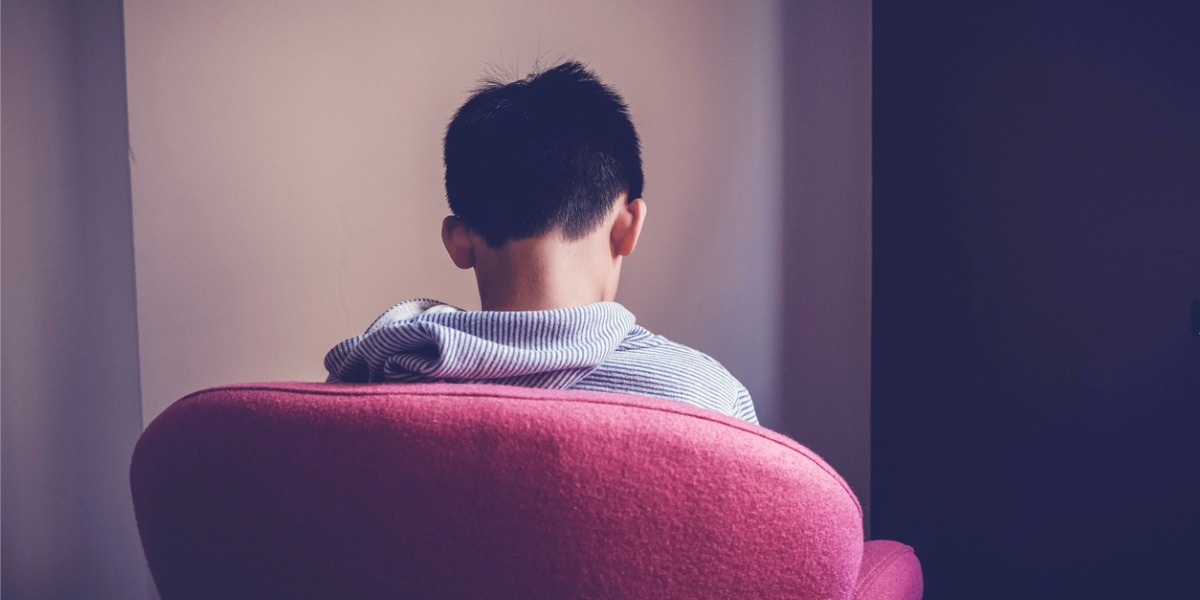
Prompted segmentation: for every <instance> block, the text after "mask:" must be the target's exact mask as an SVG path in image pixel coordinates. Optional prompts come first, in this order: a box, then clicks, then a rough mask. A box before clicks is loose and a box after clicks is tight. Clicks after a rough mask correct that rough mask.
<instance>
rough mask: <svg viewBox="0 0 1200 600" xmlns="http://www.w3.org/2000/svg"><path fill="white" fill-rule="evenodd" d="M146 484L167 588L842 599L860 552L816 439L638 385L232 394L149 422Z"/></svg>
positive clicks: (209, 594) (148, 529)
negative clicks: (624, 392)
mask: <svg viewBox="0 0 1200 600" xmlns="http://www.w3.org/2000/svg"><path fill="white" fill-rule="evenodd" d="M131 478H132V486H133V496H134V505H135V509H136V513H137V521H138V528H139V530H140V532H141V536H142V543H143V546H144V549H145V551H146V557H147V559H148V561H149V565H150V570H151V572H152V573H153V575H154V579H155V582H156V583H157V585H158V587H159V591H160V593H161V594H162V597H163V598H164V599H165V600H174V599H183V598H466V597H470V598H476V597H514V598H590V597H604V598H671V597H679V598H747V597H770V598H783V597H788V598H822V599H827V598H844V597H848V596H849V595H850V594H851V593H852V592H853V591H854V586H855V583H856V581H857V579H858V577H859V566H860V561H861V560H862V553H863V534H862V514H861V508H860V507H859V504H858V501H857V500H856V499H855V497H854V495H853V494H852V493H851V492H850V489H849V488H848V487H847V486H846V484H845V482H844V481H843V480H842V479H841V478H840V477H839V476H838V475H837V474H836V473H835V472H834V471H833V469H832V468H830V467H829V466H828V465H827V464H826V463H825V462H824V461H822V460H821V459H820V458H818V457H817V456H816V455H815V454H813V453H812V452H811V451H809V450H807V449H806V448H804V447H803V446H801V445H799V444H797V443H796V442H794V441H792V440H790V439H788V438H786V437H784V436H781V435H778V434H775V433H773V432H771V431H769V430H767V429H764V428H761V427H757V426H754V425H749V424H747V423H744V422H741V421H738V420H736V419H732V418H728V417H724V416H722V415H719V414H716V413H712V412H709V411H705V410H703V409H699V408H694V407H691V406H687V405H685V404H682V403H679V402H672V401H667V400H658V399H652V398H641V397H633V396H620V395H613V394H603V393H589V392H574V391H558V390H536V389H524V388H513V387H505V386H491V385H488V386H484V385H450V384H372V385H330V384H316V383H266V384H246V385H237V386H228V387H222V388H215V389H210V390H205V391H201V392H197V393H195V394H192V395H190V396H188V397H186V398H184V399H182V400H180V401H178V402H176V403H175V404H173V405H172V406H171V407H169V408H168V409H167V410H166V411H165V412H163V413H162V414H161V415H160V416H159V417H158V418H157V419H155V421H154V422H153V423H151V424H150V426H149V427H148V428H147V429H146V431H145V432H144V433H143V435H142V437H141V439H140V440H139V441H138V445H137V448H136V450H135V453H134V457H133V466H132V472H131Z"/></svg>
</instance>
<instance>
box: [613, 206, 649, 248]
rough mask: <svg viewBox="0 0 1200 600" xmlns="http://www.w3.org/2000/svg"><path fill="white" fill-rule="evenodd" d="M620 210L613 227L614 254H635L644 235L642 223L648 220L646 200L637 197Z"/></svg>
mask: <svg viewBox="0 0 1200 600" xmlns="http://www.w3.org/2000/svg"><path fill="white" fill-rule="evenodd" d="M618 210H619V211H620V212H619V213H618V214H617V220H616V222H614V223H613V228H612V247H613V256H629V255H630V254H633V249H634V248H636V247H637V243H638V238H639V237H641V235H642V225H643V224H644V223H645V222H646V202H645V201H643V200H642V199H641V198H636V199H634V201H633V202H629V203H627V204H623V205H622V206H621V207H620V208H619V209H618Z"/></svg>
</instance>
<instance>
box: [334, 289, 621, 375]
mask: <svg viewBox="0 0 1200 600" xmlns="http://www.w3.org/2000/svg"><path fill="white" fill-rule="evenodd" d="M635 329H637V328H636V325H635V320H634V316H633V314H632V313H630V312H629V311H628V310H626V309H625V307H623V306H621V305H620V304H617V303H615V302H598V303H595V304H587V305H584V306H575V307H570V308H558V309H554V310H539V311H514V312H500V311H464V310H461V309H458V308H455V307H453V306H450V305H448V304H443V303H441V302H438V301H436V300H428V299H417V300H409V301H407V302H402V303H400V304H397V305H396V306H393V307H392V308H390V309H388V310H387V312H385V313H383V314H382V315H381V316H380V317H379V318H378V319H376V320H375V322H374V323H372V324H371V326H370V327H369V328H368V329H367V331H366V332H365V333H363V334H362V335H359V336H355V337H352V338H350V339H348V340H346V341H344V342H342V343H340V344H338V345H337V346H335V347H334V348H333V349H332V350H330V351H329V353H328V354H327V355H326V356H325V369H326V370H327V371H328V372H329V378H328V381H329V382H330V383H336V382H347V383H349V382H379V381H476V382H488V383H502V384H509V385H520V386H526V387H547V388H559V389H564V388H569V387H571V386H572V385H574V384H575V383H576V382H578V381H579V380H581V379H583V378H584V377H587V375H588V374H589V373H591V372H592V371H593V370H594V369H595V368H596V367H598V366H599V365H601V364H602V363H604V362H605V361H606V360H607V359H608V358H609V357H610V356H611V355H612V354H613V353H614V352H616V350H617V348H618V346H620V345H621V342H622V341H624V340H625V339H626V337H628V336H630V335H631V334H634V333H635Z"/></svg>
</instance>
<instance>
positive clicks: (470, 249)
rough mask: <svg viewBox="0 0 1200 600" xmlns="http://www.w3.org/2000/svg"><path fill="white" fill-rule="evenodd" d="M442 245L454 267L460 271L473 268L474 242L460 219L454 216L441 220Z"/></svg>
mask: <svg viewBox="0 0 1200 600" xmlns="http://www.w3.org/2000/svg"><path fill="white" fill-rule="evenodd" d="M442 244H443V245H444V246H446V253H447V254H449V255H450V260H452V261H454V266H456V267H458V268H460V269H470V268H471V267H474V266H475V240H474V239H473V238H472V237H471V232H469V231H467V226H466V225H465V224H464V223H463V222H462V219H460V218H458V217H456V216H454V215H450V216H448V217H446V218H445V219H442Z"/></svg>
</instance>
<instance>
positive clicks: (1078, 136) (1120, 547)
mask: <svg viewBox="0 0 1200 600" xmlns="http://www.w3.org/2000/svg"><path fill="white" fill-rule="evenodd" d="M876 11H877V12H876V19H875V23H876V29H875V56H876V60H875V65H874V69H875V92H874V113H875V139H874V144H875V163H874V164H875V179H874V183H875V207H874V209H875V215H874V227H875V233H874V237H875V263H874V268H875V277H874V332H873V342H874V355H873V369H874V378H873V390H874V399H873V406H872V410H873V434H874V437H873V443H874V446H873V460H874V462H873V466H874V471H873V472H874V477H873V483H874V487H873V491H874V494H875V513H874V515H875V519H874V525H875V533H876V534H877V535H882V536H887V537H894V538H895V539H902V540H906V541H908V542H909V543H911V544H912V545H913V546H915V547H916V548H917V550H918V552H919V553H920V554H921V557H922V560H923V562H924V563H925V564H926V570H927V575H928V577H927V580H928V581H929V582H930V586H929V587H930V591H931V596H934V595H936V596H937V597H947V598H949V597H966V596H970V597H974V598H1011V597H1022V598H1030V597H1037V598H1042V597H1045V598H1061V597H1064V596H1079V597H1096V598H1131V597H1178V596H1179V595H1180V594H1181V591H1182V590H1187V589H1192V588H1193V587H1194V585H1193V582H1192V578H1191V576H1190V573H1191V571H1192V570H1193V569H1192V565H1193V564H1194V563H1195V561H1196V560H1197V559H1198V558H1200V556H1197V551H1196V546H1195V543H1194V540H1195V538H1196V536H1197V534H1200V516H1198V515H1197V511H1196V507H1197V506H1200V479H1197V478H1196V477H1194V476H1192V473H1193V471H1194V468H1193V467H1191V466H1190V465H1191V463H1192V459H1191V457H1193V456H1195V453H1196V452H1195V443H1194V439H1195V431H1194V429H1195V424H1196V423H1197V422H1198V421H1200V404H1198V403H1197V402H1196V401H1197V399H1200V340H1198V339H1197V338H1196V337H1194V336H1192V335H1191V334H1190V333H1189V318H1190V315H1189V306H1190V303H1191V302H1192V299H1193V298H1197V297H1200V235H1197V231H1196V229H1197V224H1200V201H1198V200H1197V199H1198V198H1200V170H1197V169H1196V164H1197V159H1198V157H1200V79H1198V78H1196V77H1195V65H1197V64H1200V38H1197V36H1195V35H1194V32H1193V31H1192V27H1191V25H1190V24H1191V23H1193V22H1194V17H1195V9H1194V8H1193V7H1192V6H1191V5H1190V4H1188V3H1183V2H1160V3H1153V5H1138V6H1136V7H1133V6H1131V5H1128V4H1126V3H1120V4H1118V3H1115V2H1099V3H1097V2H1058V3H1053V5H1048V4H1045V3H1033V2H1015V3H1014V2H1008V3H961V2H940V1H925V2H920V3H918V4H917V5H913V4H911V3H909V4H905V5H904V7H903V8H900V7H899V5H895V4H891V5H889V4H886V3H883V4H876Z"/></svg>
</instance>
